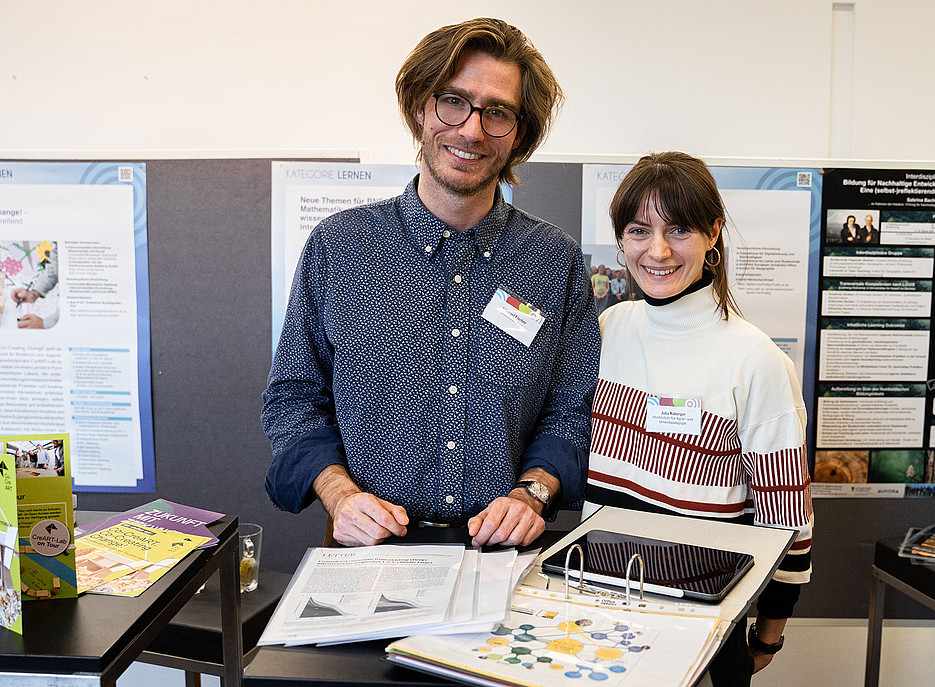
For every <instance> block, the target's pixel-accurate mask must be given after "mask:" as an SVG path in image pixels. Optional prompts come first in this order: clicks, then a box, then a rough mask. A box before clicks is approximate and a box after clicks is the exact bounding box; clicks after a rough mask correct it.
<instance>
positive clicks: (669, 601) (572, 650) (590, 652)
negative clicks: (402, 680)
mask: <svg viewBox="0 0 935 687" xmlns="http://www.w3.org/2000/svg"><path fill="white" fill-rule="evenodd" d="M591 530H607V531H615V532H621V533H628V534H634V535H638V536H643V537H652V538H657V539H662V540H665V541H672V542H682V543H685V544H696V545H700V546H707V547H711V548H728V549H730V550H732V551H740V552H743V553H748V554H750V555H752V556H753V558H754V565H753V567H752V568H751V569H750V571H749V572H748V573H747V574H746V575H744V576H743V577H742V578H741V579H740V580H739V581H738V582H737V584H736V585H735V586H734V587H733V588H732V589H731V591H730V592H729V593H728V594H727V596H726V597H725V598H724V599H723V600H722V601H721V602H720V603H718V604H705V603H698V602H689V601H686V600H684V599H673V598H671V597H664V596H656V595H652V594H643V593H642V591H641V592H640V594H639V595H637V594H636V593H635V592H634V593H632V594H631V593H630V587H629V585H625V589H623V590H619V589H605V588H602V587H600V586H597V585H594V584H589V583H583V584H582V583H580V582H578V581H573V580H571V579H570V577H571V574H570V573H571V570H570V569H568V568H567V567H566V569H565V571H564V572H565V575H564V580H563V579H562V578H561V577H550V576H548V575H546V574H544V573H543V572H542V571H541V563H542V561H543V560H545V559H546V558H548V557H549V556H551V555H552V554H553V553H555V552H556V551H560V550H562V549H563V548H565V547H567V546H568V545H569V544H571V543H572V542H575V540H577V539H578V538H580V537H581V536H582V535H583V534H585V533H586V532H588V531H591ZM794 538H795V532H794V531H792V530H786V529H780V528H764V527H756V528H754V527H750V526H745V525H736V524H733V523H721V522H713V521H709V520H698V519H692V518H682V517H678V516H672V515H659V514H653V513H643V512H639V511H630V510H625V509H617V508H610V507H604V508H602V509H600V510H598V511H597V512H596V513H594V515H592V516H591V517H590V518H588V519H587V520H586V521H585V522H583V523H581V524H580V525H579V526H578V527H577V528H575V529H574V530H573V531H572V532H570V533H569V534H568V535H566V536H565V537H563V538H562V539H561V540H560V541H558V542H557V543H556V544H555V545H553V546H552V547H550V548H549V549H548V550H546V551H544V552H543V553H542V554H540V556H539V557H538V559H537V561H536V565H534V566H533V569H532V571H531V572H530V573H529V574H528V575H527V576H526V578H525V579H524V581H523V585H521V586H520V587H519V588H518V590H517V591H516V593H515V595H514V598H513V602H512V606H511V611H510V614H509V615H508V617H507V619H506V620H505V621H504V622H503V623H502V624H501V625H500V626H499V627H498V628H496V629H495V630H494V631H493V632H489V633H477V634H472V635H454V636H450V637H435V636H414V637H408V638H406V639H403V640H400V641H397V642H394V643H393V644H391V645H390V646H389V647H387V652H388V659H389V660H390V661H393V662H395V663H399V664H402V665H406V666H408V667H411V668H415V669H416V670H420V671H423V672H427V673H431V674H435V675H441V676H444V677H447V678H449V679H452V680H456V681H458V682H463V683H466V684H474V685H528V686H542V687H553V686H554V687H558V686H559V685H565V684H568V683H569V682H574V681H575V680H578V679H580V678H582V677H585V678H590V679H591V680H598V681H600V682H603V683H604V684H605V685H607V687H612V686H613V685H626V687H640V686H642V685H647V686H649V685H652V686H653V687H659V686H665V685H686V686H687V685H692V684H694V683H695V682H696V681H697V680H698V678H699V677H700V676H701V675H702V674H703V673H704V670H705V669H706V667H707V665H708V663H709V662H710V660H711V659H712V658H713V657H714V655H715V654H716V653H717V651H718V649H719V648H720V646H721V643H722V642H723V640H724V639H725V638H726V637H727V635H728V634H729V633H730V631H731V629H732V628H733V626H734V624H735V623H736V622H737V620H738V619H739V618H740V617H742V616H743V614H744V613H745V612H746V611H747V609H748V608H749V607H750V605H751V603H752V601H753V600H754V599H755V598H756V597H757V596H758V595H759V593H760V592H761V591H762V589H763V587H765V586H766V583H767V582H768V581H769V579H770V577H771V576H772V574H773V572H775V570H776V568H777V566H778V565H779V561H780V560H781V559H782V557H783V556H784V555H785V553H786V552H787V551H788V549H789V547H790V546H791V545H792V542H793V540H794ZM569 554H570V551H569ZM629 563H631V564H632V565H631V566H628V567H630V568H631V569H630V570H629V571H628V572H627V577H628V578H629V579H635V576H636V575H638V574H639V569H640V567H641V565H642V561H641V560H640V559H639V557H633V558H632V559H631V560H630V561H629ZM631 574H632V575H633V577H631Z"/></svg>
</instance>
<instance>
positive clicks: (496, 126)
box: [432, 93, 520, 138]
mask: <svg viewBox="0 0 935 687" xmlns="http://www.w3.org/2000/svg"><path fill="white" fill-rule="evenodd" d="M432 97H433V98H435V115H436V116H437V117H438V119H439V121H440V122H441V123H442V124H447V125H448V126H461V125H462V124H464V123H465V122H466V121H467V120H468V119H470V118H471V115H472V114H474V113H475V112H480V126H481V128H482V129H483V130H484V133H485V134H487V135H488V136H491V137H493V138H503V137H504V136H508V135H509V134H510V132H511V131H513V129H515V128H516V123H517V122H518V121H519V119H520V117H519V115H518V114H516V113H515V112H513V110H511V109H510V108H508V107H505V106H504V105H490V106H489V107H474V105H472V104H471V101H470V100H468V99H467V98H465V97H464V96H462V95H458V94H457V93H433V94H432Z"/></svg>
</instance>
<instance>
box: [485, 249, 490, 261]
mask: <svg viewBox="0 0 935 687" xmlns="http://www.w3.org/2000/svg"><path fill="white" fill-rule="evenodd" d="M484 257H485V258H487V259H488V260H490V251H489V250H485V251H484Z"/></svg>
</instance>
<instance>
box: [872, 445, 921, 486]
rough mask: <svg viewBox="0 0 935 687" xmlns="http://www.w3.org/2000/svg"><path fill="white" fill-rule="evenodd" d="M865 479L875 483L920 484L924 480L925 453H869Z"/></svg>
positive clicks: (891, 451) (880, 451)
mask: <svg viewBox="0 0 935 687" xmlns="http://www.w3.org/2000/svg"><path fill="white" fill-rule="evenodd" d="M867 478H868V479H869V481H871V482H876V483H884V482H897V483H904V484H921V483H922V482H923V481H924V478H925V451H896V450H878V451H871V452H870V470H869V472H868V475H867Z"/></svg>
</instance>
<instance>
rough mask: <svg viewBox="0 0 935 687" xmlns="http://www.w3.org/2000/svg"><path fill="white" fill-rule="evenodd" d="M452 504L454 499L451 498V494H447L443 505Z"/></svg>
mask: <svg viewBox="0 0 935 687" xmlns="http://www.w3.org/2000/svg"><path fill="white" fill-rule="evenodd" d="M454 502H455V497H454V496H452V495H451V494H448V496H446V497H445V503H454Z"/></svg>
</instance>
